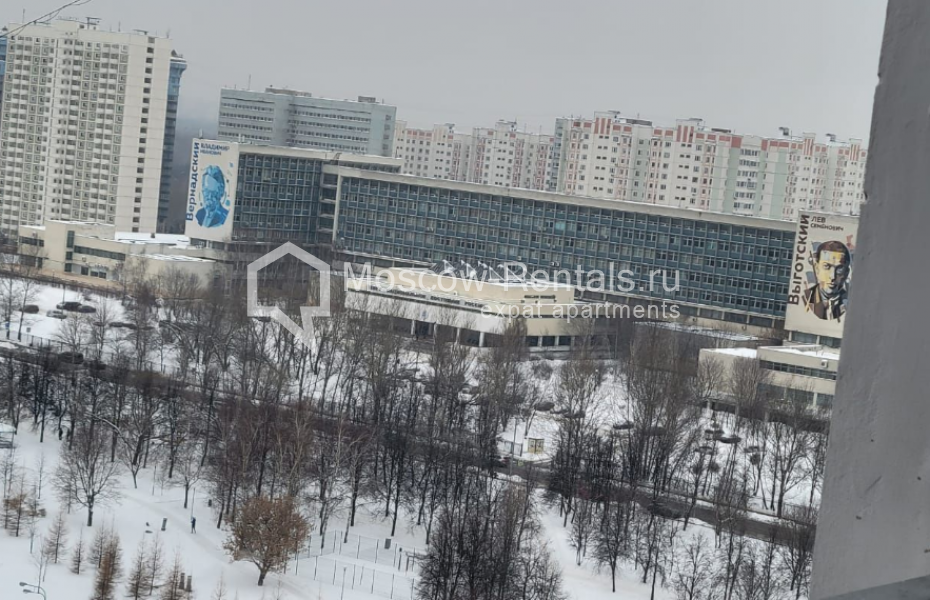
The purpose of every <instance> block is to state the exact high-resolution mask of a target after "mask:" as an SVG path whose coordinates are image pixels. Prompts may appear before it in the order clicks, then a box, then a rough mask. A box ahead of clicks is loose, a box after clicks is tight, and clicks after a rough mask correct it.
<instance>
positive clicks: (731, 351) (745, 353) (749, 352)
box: [710, 348, 758, 358]
mask: <svg viewBox="0 0 930 600" xmlns="http://www.w3.org/2000/svg"><path fill="white" fill-rule="evenodd" d="M710 352H715V353H717V354H727V355H729V356H738V357H740V358H756V356H757V355H758V352H757V351H756V349H755V348H714V349H713V350H710Z"/></svg>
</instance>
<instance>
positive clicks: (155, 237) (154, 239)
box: [113, 231, 191, 248]
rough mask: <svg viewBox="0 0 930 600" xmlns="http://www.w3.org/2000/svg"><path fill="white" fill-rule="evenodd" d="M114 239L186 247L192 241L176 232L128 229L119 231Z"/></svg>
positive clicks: (131, 242)
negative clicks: (136, 231)
mask: <svg viewBox="0 0 930 600" xmlns="http://www.w3.org/2000/svg"><path fill="white" fill-rule="evenodd" d="M113 239H114V240H115V241H117V242H126V243H130V244H171V245H173V246H177V247H178V248H186V247H187V246H189V245H190V243H191V239H190V238H189V237H187V236H186V235H179V234H174V233H135V232H132V233H130V232H127V231H117V232H116V233H115V234H114V236H113Z"/></svg>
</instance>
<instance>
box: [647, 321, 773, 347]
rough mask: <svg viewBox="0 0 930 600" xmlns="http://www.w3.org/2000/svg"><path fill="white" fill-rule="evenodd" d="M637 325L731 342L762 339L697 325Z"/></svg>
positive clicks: (658, 323) (659, 323) (650, 323)
mask: <svg viewBox="0 0 930 600" xmlns="http://www.w3.org/2000/svg"><path fill="white" fill-rule="evenodd" d="M637 325H641V326H648V327H658V328H660V329H668V330H671V331H681V332H684V333H690V334H694V335H703V336H707V337H711V338H717V339H724V340H728V341H731V342H758V341H761V340H762V339H763V338H760V337H757V336H754V335H750V334H748V333H739V332H736V331H726V330H723V329H712V328H710V327H700V326H698V325H688V324H687V323H664V322H652V321H650V322H648V323H645V322H644V323H637Z"/></svg>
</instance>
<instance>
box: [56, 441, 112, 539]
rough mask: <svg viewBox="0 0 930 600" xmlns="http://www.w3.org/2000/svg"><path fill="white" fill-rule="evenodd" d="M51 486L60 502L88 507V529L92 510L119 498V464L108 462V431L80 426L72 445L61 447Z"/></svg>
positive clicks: (92, 517)
mask: <svg viewBox="0 0 930 600" xmlns="http://www.w3.org/2000/svg"><path fill="white" fill-rule="evenodd" d="M59 461H60V462H59V464H58V469H57V470H56V472H55V476H54V484H55V488H56V490H57V491H58V495H59V497H60V498H61V499H62V501H63V502H76V503H77V504H79V505H80V506H83V507H85V508H87V526H88V527H91V526H93V524H94V509H95V508H96V507H97V506H99V505H101V504H105V503H107V502H110V501H114V500H117V499H119V497H120V493H119V473H120V465H119V463H116V462H112V461H111V460H110V439H109V435H108V432H106V431H104V430H103V429H101V428H99V427H97V428H95V429H91V428H89V427H87V426H84V427H80V428H79V429H78V430H77V431H76V432H75V433H74V440H73V443H72V444H71V445H69V446H62V449H61V456H60V459H59Z"/></svg>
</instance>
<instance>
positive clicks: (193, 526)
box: [191, 517, 197, 533]
mask: <svg viewBox="0 0 930 600" xmlns="http://www.w3.org/2000/svg"><path fill="white" fill-rule="evenodd" d="M191 533H197V517H191Z"/></svg>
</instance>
